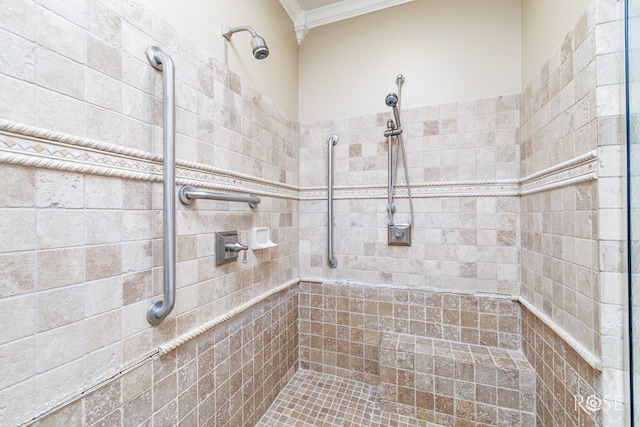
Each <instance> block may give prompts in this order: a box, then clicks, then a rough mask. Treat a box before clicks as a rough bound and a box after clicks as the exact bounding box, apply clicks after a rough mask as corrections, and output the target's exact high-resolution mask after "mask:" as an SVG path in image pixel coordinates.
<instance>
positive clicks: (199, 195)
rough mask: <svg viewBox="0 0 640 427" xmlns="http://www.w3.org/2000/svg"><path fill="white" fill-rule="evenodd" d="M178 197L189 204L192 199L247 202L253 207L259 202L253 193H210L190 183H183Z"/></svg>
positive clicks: (185, 203) (258, 198) (184, 203)
mask: <svg viewBox="0 0 640 427" xmlns="http://www.w3.org/2000/svg"><path fill="white" fill-rule="evenodd" d="M178 198H179V199H180V201H181V202H182V204H183V205H190V204H191V203H193V200H194V199H207V200H223V201H227V202H246V203H249V206H250V207H251V208H255V207H256V206H258V203H260V197H258V196H256V195H255V194H249V195H248V196H245V195H242V194H228V193H211V192H210V191H198V190H196V189H195V188H193V187H192V186H190V185H183V186H182V187H180V191H179V192H178Z"/></svg>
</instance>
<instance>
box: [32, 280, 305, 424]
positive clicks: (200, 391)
mask: <svg viewBox="0 0 640 427" xmlns="http://www.w3.org/2000/svg"><path fill="white" fill-rule="evenodd" d="M297 318H298V305H297V288H296V287H292V288H289V289H288V290H285V291H282V292H280V293H278V294H276V295H274V296H272V297H270V298H268V299H267V300H265V301H263V302H261V303H260V304H257V305H256V306H254V307H252V308H251V309H250V310H247V311H245V312H243V313H242V314H240V315H238V316H236V317H234V318H233V319H232V320H230V321H228V322H225V323H223V324H221V325H220V326H218V327H216V328H213V329H211V330H209V331H207V332H206V333H204V334H202V335H200V336H199V337H198V338H197V339H195V340H192V341H190V342H189V343H187V344H185V345H183V346H181V347H179V348H178V349H177V350H176V351H173V352H171V353H169V354H167V355H165V356H162V357H160V358H157V359H154V360H153V361H152V363H146V364H142V365H140V366H138V367H136V368H135V369H131V370H129V371H127V372H125V373H124V374H122V375H118V376H117V377H116V378H115V379H114V380H112V381H109V382H108V383H107V384H106V385H104V386H102V387H100V388H98V389H97V390H95V391H92V392H91V393H89V394H87V395H86V396H84V397H82V398H81V399H79V400H76V401H74V402H73V403H71V404H69V405H66V406H64V407H63V408H62V409H60V410H59V411H56V412H54V413H53V414H51V415H50V416H48V417H46V418H43V419H42V420H39V421H38V422H37V423H35V425H36V426H43V427H44V426H61V425H64V426H81V425H83V426H84V425H109V426H132V425H141V424H143V425H147V424H148V425H156V426H160V425H163V426H164V425H166V426H196V425H216V426H222V425H229V426H247V427H252V426H254V425H255V423H256V422H257V420H258V419H260V417H261V416H262V414H264V412H265V411H266V410H267V409H268V408H269V405H271V402H273V400H274V398H275V396H276V395H277V394H278V392H279V391H280V390H281V389H282V387H284V385H285V384H286V383H287V381H288V380H289V379H290V378H291V377H292V376H293V374H294V373H295V370H296V366H297V361H298V352H297V348H298V342H297V341H298V333H297V324H298V323H297V320H298V319H297Z"/></svg>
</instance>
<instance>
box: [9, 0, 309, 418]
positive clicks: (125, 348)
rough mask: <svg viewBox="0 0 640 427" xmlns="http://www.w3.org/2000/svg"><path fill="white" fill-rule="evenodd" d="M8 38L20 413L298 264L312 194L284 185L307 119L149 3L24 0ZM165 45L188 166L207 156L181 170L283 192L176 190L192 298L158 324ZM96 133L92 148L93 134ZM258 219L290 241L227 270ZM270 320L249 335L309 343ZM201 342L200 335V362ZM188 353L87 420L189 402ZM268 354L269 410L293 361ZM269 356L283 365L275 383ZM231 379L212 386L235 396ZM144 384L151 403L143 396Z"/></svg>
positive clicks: (97, 376) (147, 373)
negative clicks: (152, 313) (220, 236)
mask: <svg viewBox="0 0 640 427" xmlns="http://www.w3.org/2000/svg"><path fill="white" fill-rule="evenodd" d="M0 40H2V45H3V46H5V48H4V49H2V51H1V52H0V118H1V119H2V120H3V124H2V126H3V131H2V133H1V135H0V162H1V163H2V165H1V167H0V169H1V170H2V173H1V175H2V179H3V181H4V184H6V185H3V186H2V188H1V189H0V270H2V271H3V274H2V278H0V313H2V314H0V318H1V320H2V323H3V325H10V326H7V328H3V332H2V333H0V359H2V368H1V370H2V372H4V373H5V375H3V379H2V380H0V419H2V420H4V421H6V422H7V423H8V424H9V425H14V424H21V423H23V422H26V421H28V420H30V419H32V418H33V417H37V416H39V415H41V414H43V413H45V412H46V411H48V410H50V409H52V408H54V407H56V405H58V404H60V403H62V402H65V401H67V400H68V399H73V398H74V397H76V396H78V395H79V394H80V393H83V392H85V391H87V390H91V389H92V388H93V387H94V386H96V385H97V384H100V383H101V381H104V380H106V379H108V378H111V377H112V376H113V375H114V374H117V373H118V372H120V371H121V370H123V369H127V368H128V367H130V366H134V365H136V364H137V363H138V362H140V360H141V359H144V358H148V357H149V355H150V354H152V353H153V352H156V351H157V348H158V346H159V345H161V344H164V343H166V342H167V341H170V340H172V339H174V338H176V337H177V336H178V335H180V334H184V333H186V332H189V331H190V330H192V329H193V328H196V327H198V326H200V325H202V324H203V323H205V322H207V321H209V320H211V319H212V318H214V317H216V316H220V315H222V314H224V313H226V312H228V311H230V310H232V309H234V308H235V307H237V306H239V305H240V304H242V303H245V302H247V301H249V300H251V299H253V298H255V297H257V296H259V295H261V294H262V293H264V292H267V291H269V290H271V289H274V288H276V287H278V286H280V285H282V284H284V283H287V282H289V281H291V280H292V279H295V278H297V277H298V276H299V274H298V269H297V264H298V261H297V250H298V245H297V241H298V224H297V218H298V216H297V212H298V202H297V201H296V200H295V199H294V198H291V197H290V196H288V195H287V194H284V193H290V192H291V190H290V187H293V188H295V186H297V185H298V152H297V135H298V127H297V126H298V125H297V122H296V121H295V120H294V119H293V118H292V117H291V116H289V115H287V114H286V113H285V112H283V111H282V110H281V109H280V108H279V107H278V106H276V105H275V104H274V103H273V102H271V101H270V100H269V99H266V98H265V97H263V96H262V94H261V93H259V92H257V91H256V90H254V89H253V88H252V87H251V86H250V85H248V84H247V83H246V82H244V81H241V80H240V79H239V77H238V76H237V75H235V74H234V73H232V72H230V71H228V70H227V69H226V67H225V66H224V65H223V64H222V63H221V62H219V61H218V60H216V59H214V58H212V57H210V56H209V55H208V54H207V53H206V52H205V51H204V50H203V49H202V48H200V47H199V46H197V45H195V44H194V43H193V42H191V41H190V40H188V39H187V38H186V37H185V36H183V35H181V34H179V33H177V32H175V31H173V30H172V29H171V28H170V27H169V26H168V25H167V24H166V23H165V22H163V21H162V20H160V19H158V18H157V17H155V16H153V15H152V14H151V13H150V12H149V11H147V10H146V9H145V7H144V6H143V5H141V4H139V3H138V2H136V1H122V0H115V1H111V0H110V1H103V0H99V1H94V0H74V1H71V2H62V3H61V2H51V1H40V2H36V1H31V0H27V1H23V0H17V1H14V0H9V2H8V3H7V4H4V5H3V6H2V7H1V8H0ZM151 44H158V45H160V46H162V48H163V49H164V50H165V51H167V53H169V55H171V57H172V58H173V61H174V63H175V71H176V101H177V108H176V118H177V121H176V124H177V135H176V151H177V156H176V157H177V159H178V160H179V161H181V162H182V163H181V164H182V165H184V164H185V162H187V161H188V162H193V163H192V164H191V166H190V167H189V168H185V167H184V166H179V167H178V172H179V173H178V176H179V177H180V176H183V177H184V176H189V177H191V178H189V179H191V180H192V181H194V183H196V184H197V183H200V182H201V183H202V185H203V186H206V185H210V184H211V183H212V182H213V183H216V182H218V183H223V184H225V185H228V186H230V187H233V188H239V189H240V191H242V192H247V193H248V192H250V191H251V190H252V189H253V188H255V189H257V190H262V191H263V192H267V193H268V194H269V195H268V196H264V195H262V196H261V197H262V200H263V201H262V203H261V204H260V205H259V206H258V207H257V208H256V209H255V210H251V209H250V208H249V207H248V206H247V205H246V204H239V203H236V204H233V203H229V202H213V201H211V202H210V201H197V202H196V203H195V205H192V206H190V207H183V206H182V205H181V204H180V203H179V202H178V211H177V214H176V228H177V261H178V262H177V268H176V270H177V273H176V276H177V281H176V283H177V296H176V306H175V309H174V311H173V312H172V314H171V315H170V316H169V317H168V318H167V319H166V320H165V321H164V322H163V323H162V324H161V325H159V326H156V327H151V325H149V323H148V322H147V320H146V313H147V310H148V308H149V307H150V306H151V304H152V301H155V300H158V299H159V298H160V293H161V291H162V275H163V271H162V251H163V249H162V213H161V211H162V185H161V184H160V183H158V182H157V181H158V176H159V175H157V171H161V164H160V160H159V159H158V158H157V154H160V153H162V101H161V99H162V75H161V74H160V73H159V72H157V71H155V70H154V69H153V68H152V67H151V65H149V63H148V60H147V59H146V57H145V54H144V51H145V49H146V48H147V47H148V46H149V45H151ZM6 121H11V123H9V122H6ZM34 126H35V127H37V128H35V127H34ZM82 138H85V139H82ZM89 140H90V142H91V141H92V144H94V145H92V147H93V148H87V145H86V141H89ZM118 150H120V151H122V150H125V151H126V150H139V151H126V152H127V153H128V154H126V155H118V154H117V152H118ZM149 156H150V157H149ZM154 156H156V157H154ZM149 158H151V159H156V160H149ZM231 172H232V173H233V174H231ZM194 177H195V178H194ZM183 179H184V178H183ZM214 191H215V190H214ZM285 196H286V197H285ZM258 226H267V227H270V228H271V237H272V240H273V241H274V242H276V243H277V244H278V246H277V247H274V248H270V249H267V250H262V251H249V254H248V263H247V264H242V263H240V262H239V261H238V262H237V263H234V264H228V265H225V266H221V267H215V266H214V234H215V232H218V231H227V230H238V231H239V236H240V241H241V242H243V243H245V244H249V243H250V230H251V228H252V227H258ZM289 309H290V310H291V311H293V312H295V311H296V310H295V309H294V308H293V307H289ZM274 319H276V317H274ZM288 320H289V321H290V322H293V324H294V326H295V320H294V319H288ZM270 327H272V326H267V325H262V324H261V325H259V328H264V329H265V330H266V331H267V332H265V334H267V335H265V337H264V338H261V337H260V336H258V335H259V334H258V335H257V336H256V337H255V338H252V339H251V340H250V342H248V343H247V345H248V347H247V348H248V349H251V350H253V347H254V346H255V350H256V355H258V354H265V352H266V353H267V354H270V355H271V354H273V355H274V357H280V356H278V355H279V354H285V353H286V357H287V358H291V357H294V356H295V353H294V350H293V349H294V348H295V347H296V344H295V340H294V337H293V336H290V337H289V338H288V339H287V340H285V339H278V340H276V342H277V345H276V344H273V343H271V341H270V340H271V337H270V336H269V335H270V334H271V332H269V331H270V329H269V328H270ZM273 327H276V328H277V327H281V328H282V331H287V330H288V327H287V328H285V327H284V326H283V325H280V326H278V324H276V325H275V326H273ZM292 327H293V326H292ZM250 332H251V331H250ZM273 332H274V333H275V332H277V331H275V330H274V331H273ZM260 334H262V332H260ZM274 337H275V334H274ZM261 341H264V343H262V342H261ZM208 342H209V341H208V340H207V339H204V340H201V341H200V344H198V345H204V344H203V343H208ZM211 344H212V345H213V342H211ZM284 344H286V346H284V347H282V349H281V350H279V349H277V348H279V346H280V345H284ZM276 347H277V348H276ZM195 348H196V347H195V345H190V346H189V350H188V351H192V353H193V354H191V355H190V356H189V357H190V358H193V357H195V356H196V353H195ZM206 350H207V349H206V348H205V347H200V348H199V351H200V352H201V353H204V352H205V351H206ZM212 350H213V347H212V348H211V351H212ZM184 351H187V350H184ZM184 351H183V352H184ZM282 352H285V353H282ZM177 357H182V356H176V354H170V355H168V356H166V359H164V358H163V359H162V360H161V361H158V362H154V363H150V364H146V365H144V366H141V367H140V368H139V370H138V371H136V372H143V373H144V375H143V374H140V375H141V378H143V379H144V384H145V385H144V387H143V386H142V385H140V387H141V388H140V390H139V391H140V392H141V393H142V394H139V393H138V392H135V393H133V392H132V393H133V394H132V395H131V396H129V397H124V396H120V394H119V393H120V391H119V387H120V385H119V382H120V381H128V378H132V377H131V375H137V374H128V375H127V377H126V379H122V380H118V381H116V382H114V383H109V385H107V386H106V387H105V388H104V389H101V391H99V392H97V393H96V394H94V395H93V396H98V397H96V402H99V403H95V404H92V403H91V402H92V401H93V400H92V398H87V399H85V400H84V402H83V403H82V404H81V405H80V407H84V411H85V417H86V418H85V419H84V420H83V422H86V424H90V423H92V422H93V421H96V420H98V419H100V418H102V417H104V416H106V415H108V413H107V412H111V411H114V410H115V411H119V412H120V413H125V412H127V411H129V410H128V409H127V408H128V407H130V406H131V405H140V406H141V407H144V410H143V411H142V412H141V414H140V417H143V418H144V419H142V418H141V419H140V421H144V420H146V419H147V418H149V417H150V416H151V415H152V414H155V415H153V416H154V417H158V416H160V415H158V414H162V413H164V412H167V413H168V412H171V411H173V410H174V409H175V407H176V404H178V400H179V399H178V398H177V396H178V395H177V394H176V385H177V384H178V382H179V383H180V384H181V387H184V391H185V392H186V389H187V388H188V387H186V386H184V385H183V382H185V383H186V382H188V381H191V380H193V384H196V383H197V380H196V379H195V377H196V375H197V373H196V371H195V370H192V371H190V372H189V373H188V375H187V374H186V373H183V372H182V371H179V370H178V369H177V366H178V365H176V358H177ZM243 357H244V358H245V359H246V360H245V362H244V363H253V362H251V361H250V360H249V359H250V358H249V356H248V355H244V356H243ZM281 358H282V360H278V361H277V362H278V363H277V365H279V364H280V362H281V361H282V362H283V363H284V357H281ZM148 360H150V359H148ZM166 360H168V361H169V363H167V362H166ZM216 363H222V359H219V360H217V361H216ZM255 363H256V364H255V367H256V375H255V377H254V380H252V381H255V384H254V385H252V387H253V386H255V387H256V389H257V388H258V387H259V388H260V392H259V394H260V396H259V397H256V398H255V405H254V406H255V407H256V408H257V407H261V410H262V409H264V408H263V406H265V405H268V403H266V402H268V398H272V397H273V395H274V394H275V393H276V391H277V390H278V388H277V387H275V386H276V385H277V384H278V382H279V381H280V380H281V379H282V378H286V376H284V374H285V373H286V372H287V370H288V369H290V368H291V367H293V366H294V365H295V358H294V359H292V360H286V369H284V371H283V370H282V369H278V370H275V371H272V370H271V365H270V364H267V363H266V362H264V363H263V362H262V361H260V360H257V359H256V360H255ZM152 365H154V366H152ZM155 365H159V366H155ZM160 366H161V369H162V375H159V374H158V373H157V369H156V368H158V369H160ZM264 366H266V367H267V368H268V369H267V371H268V372H269V373H272V372H273V377H272V376H268V377H266V378H265V379H264V381H263V379H261V378H260V375H263V373H265V372H264V370H263V369H262V368H263V367H264ZM282 366H284V364H283V365H282ZM275 367H276V366H274V368H275ZM154 372H155V373H154ZM245 375H248V374H246V373H245ZM182 377H184V378H182ZM250 377H251V376H250V375H249V376H248V377H247V380H248V379H249V378H250ZM276 377H277V378H276ZM164 378H166V381H165V380H164ZM152 380H153V383H154V384H156V386H157V387H158V388H159V389H160V390H165V391H161V392H159V393H160V394H157V393H156V394H154V395H153V396H154V397H153V402H154V404H153V405H154V406H153V407H151V406H148V405H147V406H146V407H145V404H147V403H150V402H151V400H150V399H151V394H150V392H149V391H144V390H147V389H148V388H149V387H148V385H150V384H148V383H150V382H152ZM141 381H142V380H141ZM163 381H164V382H166V383H167V385H166V386H165V385H162V384H161V383H162V382H163ZM234 381H235V379H234ZM216 384H217V383H216ZM221 384H222V383H221ZM258 384H260V385H258ZM264 384H266V385H264ZM235 386H237V384H235V385H234V387H235ZM114 387H115V389H114ZM116 389H117V390H116ZM125 390H126V388H125ZM103 392H104V393H106V394H105V396H107V397H113V398H114V399H115V400H114V401H113V402H108V404H106V405H107V406H109V408H108V411H107V408H106V406H105V407H104V408H103V405H104V404H105V403H104V402H103V398H104V396H103V395H102V393H103ZM226 392H227V390H226V389H224V390H220V391H219V392H217V393H214V390H210V391H207V393H206V395H207V396H208V395H209V394H211V395H212V396H214V397H210V398H209V401H212V400H213V399H214V398H215V399H216V400H217V405H218V407H222V406H223V405H225V403H224V402H225V399H227V398H228V396H227V393H226ZM113 393H116V394H113ZM188 393H189V394H188V395H186V396H185V398H188V399H196V398H199V399H200V400H199V401H198V402H191V403H189V405H194V407H195V405H198V404H200V403H203V402H204V401H205V397H206V396H205V395H203V394H202V393H200V394H198V393H199V392H197V387H196V388H191V389H190V391H189V392H188ZM252 393H253V392H252ZM256 393H258V392H257V391H256ZM134 394H135V395H137V397H136V398H135V399H134V401H136V402H137V401H139V402H138V403H130V402H129V401H130V400H131V399H133V398H134ZM252 399H254V398H252ZM127 402H129V403H127ZM231 403H233V404H234V405H235V404H236V402H235V401H233V402H231V401H227V403H226V404H231ZM78 405H79V404H77V403H76V404H73V405H71V407H70V408H69V410H70V411H72V412H73V411H75V410H76V409H77V408H78ZM181 405H182V404H181V403H180V404H178V407H181ZM252 405H253V403H252ZM202 407H203V408H204V407H206V408H215V407H216V406H215V405H209V404H206V405H204V404H203V406H202ZM103 409H104V411H107V412H105V413H102V412H101V413H100V414H93V412H94V411H102V410H103ZM257 412H259V411H258V410H257V409H256V413H257ZM94 415H95V416H94ZM143 415H144V416H143ZM187 415H188V414H187V413H186V412H185V413H184V414H182V413H181V415H180V418H182V416H187ZM210 415H213V413H211V414H210ZM229 415H231V416H233V415H234V411H230V413H229ZM123 416H124V415H123ZM201 416H203V415H201ZM189 417H191V418H189V419H190V420H193V418H192V417H193V414H191V415H189ZM116 418H117V416H116ZM160 418H162V417H161V416H160ZM123 419H125V420H126V419H127V418H126V417H125V418H123ZM171 419H173V418H171ZM201 421H202V422H203V423H204V421H206V417H205V418H202V419H201ZM105 423H106V424H110V425H112V423H111V422H110V421H105ZM160 424H162V423H161V422H158V425H160ZM186 424H189V423H186ZM125 425H130V424H129V423H125Z"/></svg>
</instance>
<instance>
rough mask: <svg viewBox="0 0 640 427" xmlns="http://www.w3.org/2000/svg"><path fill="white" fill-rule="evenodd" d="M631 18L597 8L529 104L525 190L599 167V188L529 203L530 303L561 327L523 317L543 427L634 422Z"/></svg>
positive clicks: (588, 182) (551, 63)
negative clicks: (628, 414)
mask: <svg viewBox="0 0 640 427" xmlns="http://www.w3.org/2000/svg"><path fill="white" fill-rule="evenodd" d="M622 7H623V6H622V2H619V1H608V0H597V1H595V2H593V3H592V4H591V6H590V7H589V8H588V9H587V10H586V11H585V13H584V15H583V16H582V17H581V18H580V19H579V20H578V22H577V23H576V25H575V26H574V28H573V29H572V30H571V31H570V32H569V33H568V34H567V35H566V37H565V38H564V40H563V41H562V43H560V44H559V45H558V47H557V49H556V50H555V51H554V52H553V53H552V55H551V56H550V57H549V59H548V61H547V62H546V63H545V64H544V66H543V67H542V68H541V70H540V72H539V74H538V75H537V76H536V77H534V78H533V79H532V81H531V82H529V83H528V84H527V85H526V86H525V87H524V88H523V93H522V100H521V102H522V104H521V117H520V121H521V124H522V126H521V134H520V137H521V141H520V142H521V146H520V155H521V162H520V168H521V173H522V177H523V178H524V179H526V178H525V177H528V176H532V175H535V174H537V173H539V172H540V171H544V170H549V168H552V169H553V168H555V167H558V166H562V165H563V164H566V162H571V159H575V158H579V157H581V156H583V157H584V156H589V153H593V157H594V158H596V157H597V159H598V162H597V164H596V163H585V165H586V166H585V167H587V168H592V169H593V171H594V172H597V180H594V179H588V177H585V176H583V178H585V179H583V180H580V179H578V180H576V181H574V183H572V185H568V186H554V185H551V186H550V187H549V188H548V189H546V190H545V191H542V192H538V193H535V194H525V195H523V197H522V199H521V204H520V209H521V219H520V225H521V245H522V246H521V256H522V264H521V270H522V273H521V280H522V285H521V286H522V288H521V295H522V296H523V297H524V298H525V299H526V300H527V301H528V302H529V303H530V304H532V306H533V307H534V308H535V309H536V310H539V311H540V313H541V316H544V317H546V318H547V319H548V321H547V325H549V324H553V325H554V328H555V331H554V330H552V329H550V328H549V327H548V326H545V325H544V324H543V323H542V322H541V320H540V319H541V318H540V317H536V315H534V314H532V313H530V312H528V310H526V309H524V311H525V314H524V315H523V326H522V329H523V346H524V349H525V353H526V354H527V356H528V357H529V360H530V362H531V363H532V365H534V367H535V368H536V372H537V374H538V403H537V408H538V417H539V422H541V423H542V425H560V424H562V425H623V424H624V423H625V420H624V405H623V401H624V395H625V388H624V387H625V386H624V365H623V357H624V356H623V355H624V354H625V351H626V350H625V349H624V338H623V337H624V336H625V331H624V326H623V325H624V324H625V322H626V319H625V318H624V317H625V313H626V308H625V307H624V305H625V303H624V301H625V298H626V297H625V286H626V285H625V280H624V271H625V268H626V267H625V266H624V263H623V260H624V259H625V248H624V245H623V242H624V240H625V237H624V229H625V225H624V215H625V214H624V210H623V209H624V203H623V197H624V191H623V179H622V177H623V176H624V172H623V166H622V165H623V164H624V157H623V155H622V154H621V149H620V148H621V147H620V146H621V144H623V140H622V135H623V132H622V131H621V126H622V121H623V119H622V118H623V115H622V113H621V112H622V104H621V102H622V101H621V94H622V93H623V87H622V84H621V82H622V81H623V80H622V68H621V65H620V64H621V61H620V58H621V53H620V52H621V50H622V46H623V43H622V39H621V37H620V35H621V29H622V22H623V21H622V10H623V9H622ZM567 176H571V174H570V173H569V174H568V175H567ZM561 336H564V338H565V339H563V338H561ZM566 339H568V340H569V341H572V342H573V343H574V346H573V349H571V348H569V347H567V345H566V342H567V341H566ZM574 349H580V351H581V352H582V356H579V355H577V354H576V352H575V351H574ZM585 354H590V356H588V357H587V358H586V359H585V358H584V355H585ZM587 359H590V360H596V361H597V364H598V365H599V366H598V369H594V366H595V365H589V364H587V363H586V362H585V361H586V360H587ZM578 388H579V390H578ZM587 397H592V402H590V403H592V404H593V403H594V402H599V403H600V404H599V405H595V406H591V407H587V411H586V413H585V411H584V410H582V409H584V406H583V407H581V408H578V409H581V411H578V410H577V409H576V408H575V406H576V405H575V399H581V398H584V399H586V398H587ZM572 409H573V410H572Z"/></svg>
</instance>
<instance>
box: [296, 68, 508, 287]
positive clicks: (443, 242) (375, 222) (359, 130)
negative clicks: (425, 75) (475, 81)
mask: <svg viewBox="0 0 640 427" xmlns="http://www.w3.org/2000/svg"><path fill="white" fill-rule="evenodd" d="M411 78H412V76H406V83H405V90H410V87H411ZM519 105H520V103H519V96H517V95H514V96H505V97H497V98H490V99H480V100H476V101H470V102H460V103H453V104H445V105H435V106H428V107H423V108H412V109H409V108H407V109H405V110H403V111H402V123H403V127H404V133H403V135H404V140H405V144H404V145H405V149H406V156H407V159H408V168H409V179H410V182H411V185H412V195H413V197H414V200H413V205H414V210H415V213H414V221H413V227H412V244H411V247H400V246H396V247H391V246H388V245H387V222H388V216H387V211H386V206H387V151H388V143H387V140H386V138H385V137H384V130H385V129H386V121H387V119H389V118H391V116H392V115H391V111H389V112H387V113H380V114H377V115H369V116H362V117H352V118H345V119H336V120H326V121H321V122H313V123H301V124H300V168H301V169H300V170H301V176H300V185H301V205H300V225H301V228H300V230H301V231H300V233H301V234H300V272H301V275H302V277H323V278H330V279H334V280H350V281H360V282H367V283H375V284H387V283H392V284H396V285H402V286H410V287H415V288H424V287H429V288H441V289H445V290H446V289H456V290H464V291H481V292H494V293H504V294H517V293H518V263H519V253H518V239H519V236H518V234H517V233H516V231H515V230H516V229H517V227H518V221H519V203H518V198H517V197H515V196H516V195H517V178H518V165H519V150H518V139H517V134H518V131H517V130H518V125H519ZM331 134H336V135H338V137H339V139H340V140H339V142H338V144H337V145H336V146H335V147H334V176H333V180H334V199H335V201H334V255H335V256H336V258H337V259H338V267H337V268H336V269H331V268H329V267H328V266H327V259H326V234H327V231H326V228H327V219H326V211H327V207H326V204H327V202H326V183H327V152H328V150H327V137H328V136H329V135H331ZM398 182H399V184H400V186H399V188H398V189H397V190H396V198H395V203H394V204H395V207H396V215H395V221H396V222H397V223H399V224H404V223H407V221H408V219H409V214H408V213H409V204H408V201H407V197H406V189H404V188H403V187H404V183H405V179H404V169H403V168H402V166H400V167H399V170H398Z"/></svg>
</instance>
